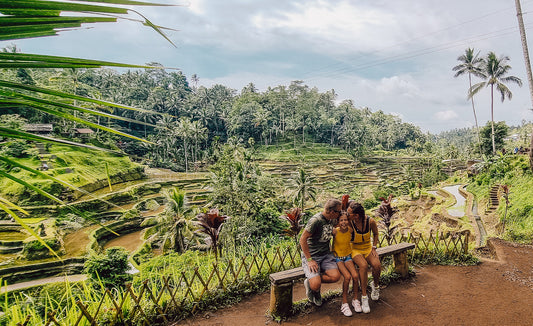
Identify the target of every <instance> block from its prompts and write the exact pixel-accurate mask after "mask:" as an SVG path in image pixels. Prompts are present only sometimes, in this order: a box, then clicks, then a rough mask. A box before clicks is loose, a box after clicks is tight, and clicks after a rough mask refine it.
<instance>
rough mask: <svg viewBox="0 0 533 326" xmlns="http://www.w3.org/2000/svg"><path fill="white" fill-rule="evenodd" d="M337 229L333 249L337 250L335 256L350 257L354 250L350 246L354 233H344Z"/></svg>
mask: <svg viewBox="0 0 533 326" xmlns="http://www.w3.org/2000/svg"><path fill="white" fill-rule="evenodd" d="M335 229H336V230H337V233H336V234H335V238H334V239H333V249H334V250H335V255H336V256H337V257H345V256H349V255H350V254H351V252H352V248H351V246H350V239H351V237H352V233H351V232H350V230H349V229H348V232H345V233H342V232H341V231H340V228H339V227H337V228H335Z"/></svg>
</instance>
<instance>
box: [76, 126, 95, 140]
mask: <svg viewBox="0 0 533 326" xmlns="http://www.w3.org/2000/svg"><path fill="white" fill-rule="evenodd" d="M93 134H94V131H93V130H92V129H89V128H74V137H80V138H90V137H91V136H92V135H93Z"/></svg>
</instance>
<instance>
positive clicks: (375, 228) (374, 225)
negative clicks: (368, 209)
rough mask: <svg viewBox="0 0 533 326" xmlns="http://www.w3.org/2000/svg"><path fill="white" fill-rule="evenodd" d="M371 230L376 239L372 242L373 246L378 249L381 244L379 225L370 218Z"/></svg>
mask: <svg viewBox="0 0 533 326" xmlns="http://www.w3.org/2000/svg"><path fill="white" fill-rule="evenodd" d="M370 230H372V235H373V236H374V239H373V241H372V246H373V247H374V248H377V247H378V244H379V232H378V224H377V223H376V221H375V220H374V219H373V218H370Z"/></svg>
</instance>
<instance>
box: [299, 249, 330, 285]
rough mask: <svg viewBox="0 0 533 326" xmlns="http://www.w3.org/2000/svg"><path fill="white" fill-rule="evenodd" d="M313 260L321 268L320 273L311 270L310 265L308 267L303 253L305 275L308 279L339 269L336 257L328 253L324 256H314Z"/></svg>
mask: <svg viewBox="0 0 533 326" xmlns="http://www.w3.org/2000/svg"><path fill="white" fill-rule="evenodd" d="M313 260H314V261H316V262H317V264H318V266H319V267H320V271H319V272H318V273H313V272H311V270H310V269H309V265H307V259H306V258H305V256H304V254H303V252H302V268H303V270H304V273H305V277H307V278H308V279H311V278H313V277H315V276H320V273H325V272H326V271H329V270H330V269H338V268H337V263H336V262H335V256H333V254H331V253H328V254H326V255H323V256H314V257H313Z"/></svg>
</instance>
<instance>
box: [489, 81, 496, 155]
mask: <svg viewBox="0 0 533 326" xmlns="http://www.w3.org/2000/svg"><path fill="white" fill-rule="evenodd" d="M490 127H491V130H492V132H491V137H492V155H496V141H495V139H494V84H491V85H490Z"/></svg>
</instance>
